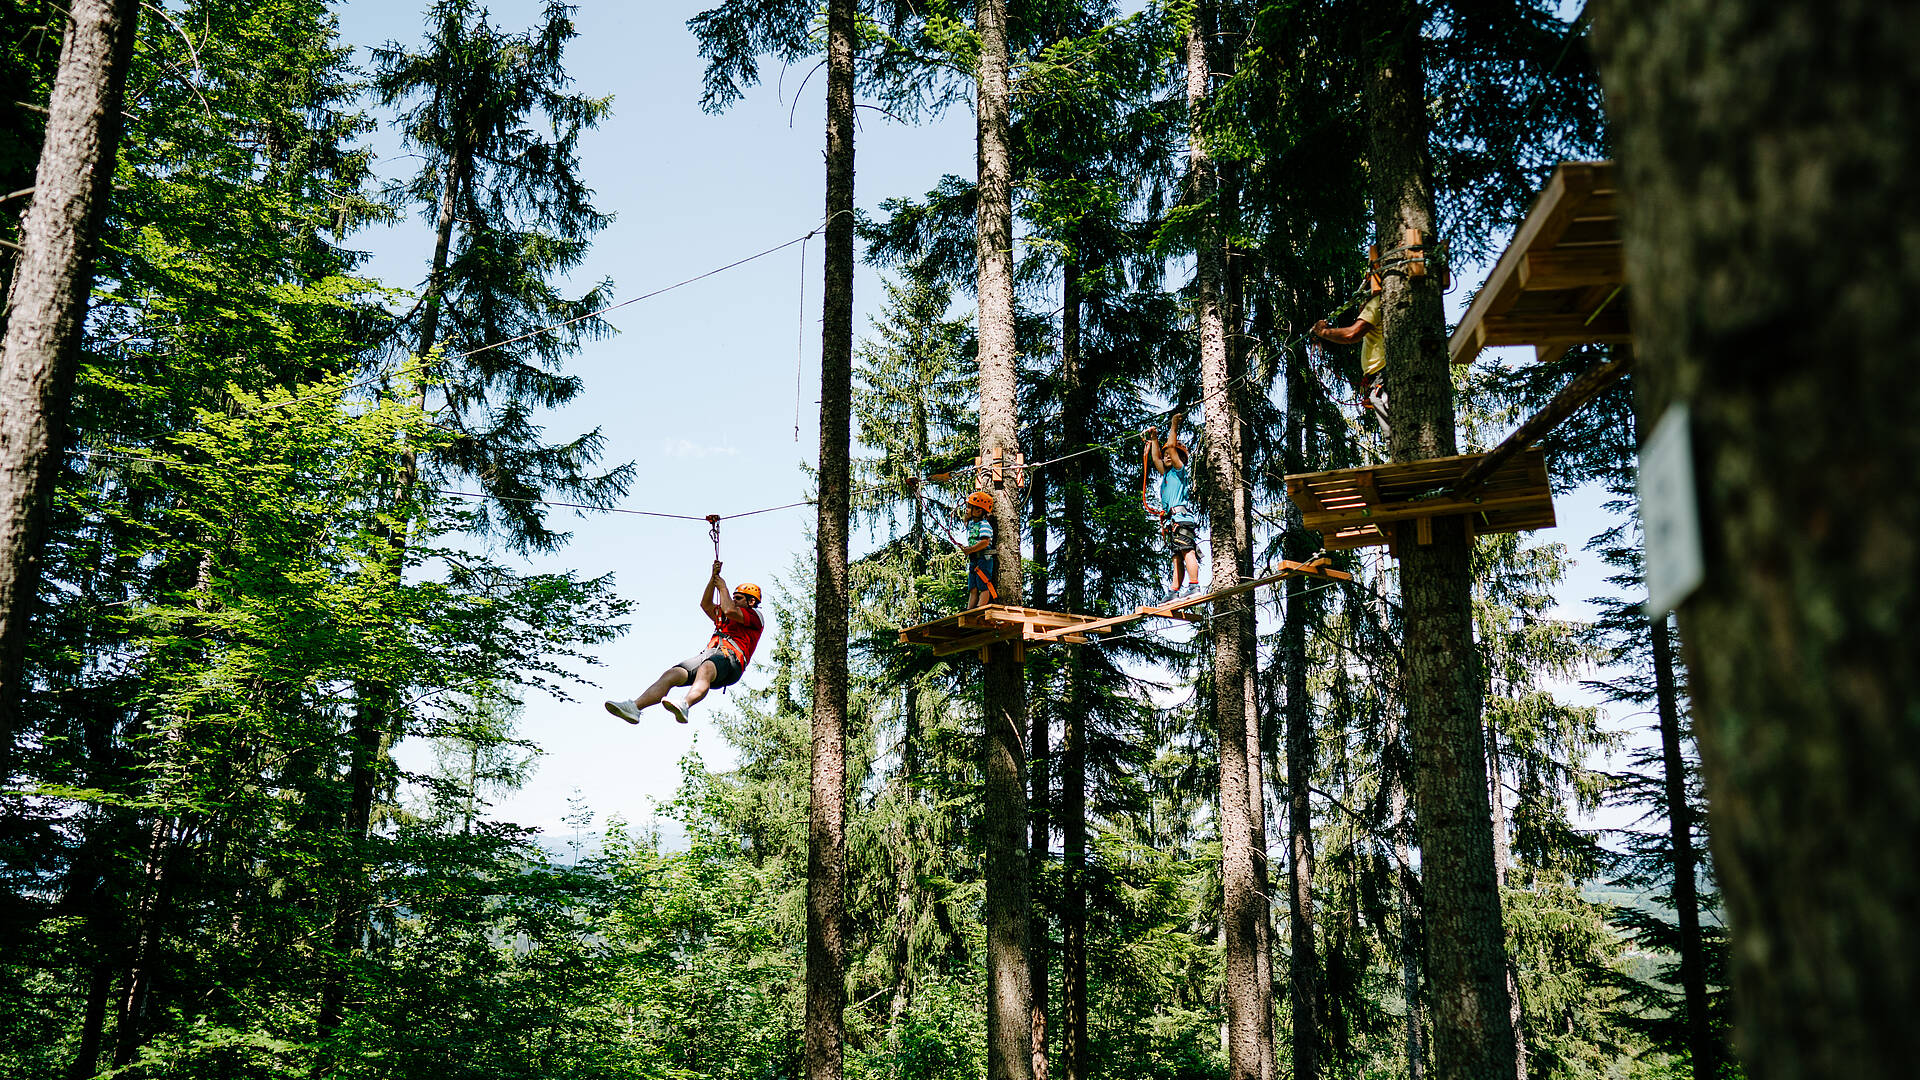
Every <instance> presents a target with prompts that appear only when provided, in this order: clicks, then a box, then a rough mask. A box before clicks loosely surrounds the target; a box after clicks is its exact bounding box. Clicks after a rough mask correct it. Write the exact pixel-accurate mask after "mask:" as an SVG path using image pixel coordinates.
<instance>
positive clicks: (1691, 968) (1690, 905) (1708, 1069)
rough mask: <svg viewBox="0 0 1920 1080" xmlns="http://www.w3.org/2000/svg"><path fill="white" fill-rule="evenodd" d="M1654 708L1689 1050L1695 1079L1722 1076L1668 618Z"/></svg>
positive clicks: (1658, 648)
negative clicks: (1709, 1010) (1710, 1009)
mask: <svg viewBox="0 0 1920 1080" xmlns="http://www.w3.org/2000/svg"><path fill="white" fill-rule="evenodd" d="M1647 630H1648V632H1649V634H1651V636H1652V642H1651V644H1652V648H1653V697H1654V709H1655V710H1656V712H1657V713H1658V714H1659V716H1660V758H1661V765H1662V767H1663V769H1664V771H1665V773H1666V790H1667V827H1668V829H1670V830H1671V835H1672V837H1673V840H1672V843H1673V910H1674V913H1675V915H1676V917H1677V919H1678V921H1679V925H1680V994H1681V997H1682V999H1683V1000H1685V1002H1686V1008H1687V1054H1688V1057H1689V1059H1690V1061H1691V1064H1692V1066H1693V1078H1694V1080H1719V1077H1720V1058H1721V1056H1722V1055H1721V1052H1720V1040H1719V1039H1717V1038H1715V1037H1714V1034H1713V1026H1712V1024H1711V1022H1710V1017H1709V1016H1708V1015H1707V967H1706V955H1705V949H1704V948H1703V946H1702V943H1701V940H1700V890H1699V886H1698V884H1697V883H1696V881H1695V877H1694V866H1695V863H1696V857H1695V855H1694V853H1693V805H1692V804H1691V803H1689V802H1688V801H1687V772H1688V768H1687V759H1686V756H1685V755H1683V754H1682V753H1681V752H1680V695H1679V689H1678V687H1677V686H1676V685H1675V680H1674V673H1673V637H1672V634H1671V632H1670V631H1669V630H1668V629H1667V617H1666V616H1665V615H1662V616H1660V617H1659V618H1657V619H1650V620H1648V623H1647Z"/></svg>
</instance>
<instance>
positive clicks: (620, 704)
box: [606, 701, 685, 724]
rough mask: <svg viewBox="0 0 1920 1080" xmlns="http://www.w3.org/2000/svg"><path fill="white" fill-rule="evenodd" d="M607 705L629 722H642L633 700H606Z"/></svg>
mask: <svg viewBox="0 0 1920 1080" xmlns="http://www.w3.org/2000/svg"><path fill="white" fill-rule="evenodd" d="M606 706H607V711H608V712H610V713H612V714H613V715H615V716H617V717H619V718H620V719H622V720H625V721H626V722H627V723H629V724H637V723H639V722H640V710H639V709H637V708H635V707H634V704H633V702H631V701H609V702H606ZM684 722H685V721H682V723H684Z"/></svg>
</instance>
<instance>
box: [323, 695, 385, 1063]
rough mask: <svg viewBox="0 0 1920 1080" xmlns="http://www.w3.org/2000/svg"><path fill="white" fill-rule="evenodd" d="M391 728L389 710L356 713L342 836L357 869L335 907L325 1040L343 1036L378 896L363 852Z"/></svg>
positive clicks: (370, 706)
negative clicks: (351, 963) (358, 953)
mask: <svg viewBox="0 0 1920 1080" xmlns="http://www.w3.org/2000/svg"><path fill="white" fill-rule="evenodd" d="M375 689H376V690H380V689H384V688H377V687H376V688H375ZM389 723H390V720H389V718H388V712H387V710H386V708H384V707H383V706H382V705H380V704H375V703H373V702H371V701H363V702H360V703H359V704H357V705H356V707H355V709H354V719H353V723H352V730H351V731H350V732H349V733H348V739H349V742H348V749H347V813H346V819H345V821H344V822H343V823H342V833H343V836H344V837H345V840H346V842H347V844H348V854H347V859H348V860H349V863H350V864H351V865H350V867H349V869H348V872H347V874H346V875H345V876H344V877H343V878H342V880H341V882H340V885H339V889H340V894H339V900H338V901H337V902H336V903H335V905H334V915H333V933H332V935H331V937H330V939H329V941H328V947H329V953H330V956H331V960H330V963H331V966H330V967H329V968H328V970H327V972H326V974H325V976H324V977H323V978H322V980H321V984H320V1011H319V1013H318V1015H317V1016H316V1017H315V1018H314V1030H315V1031H316V1032H317V1033H318V1034H319V1035H320V1037H321V1038H323V1039H324V1038H326V1037H327V1036H329V1035H332V1034H333V1033H334V1031H336V1030H338V1028H339V1027H340V1021H341V1020H342V1019H344V1018H345V1017H346V1008H347V957H348V956H349V955H350V954H351V953H352V952H353V950H354V948H355V947H356V946H357V945H359V944H360V943H361V942H363V941H364V940H365V937H366V929H365V924H366V918H367V908H368V904H369V903H370V901H371V899H372V893H371V889H370V886H369V883H368V882H367V880H366V878H367V870H366V855H365V852H364V850H363V849H364V847H365V845H366V842H367V837H368V836H369V835H370V834H371V832H372V827H373V794H374V787H375V776H376V774H377V773H378V771H379V767H380V757H381V745H380V744H381V741H382V739H381V735H382V733H383V732H384V731H386V730H387V727H388V725H389Z"/></svg>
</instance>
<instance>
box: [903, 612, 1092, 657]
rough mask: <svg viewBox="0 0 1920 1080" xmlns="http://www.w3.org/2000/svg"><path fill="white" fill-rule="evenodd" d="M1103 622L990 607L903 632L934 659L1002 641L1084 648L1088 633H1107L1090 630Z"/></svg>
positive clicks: (1088, 617)
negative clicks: (930, 649) (1058, 643)
mask: <svg viewBox="0 0 1920 1080" xmlns="http://www.w3.org/2000/svg"><path fill="white" fill-rule="evenodd" d="M1101 622H1103V620H1101V619H1100V618H1098V617H1096V616H1092V615H1072V614H1068V613H1067V612H1064V611H1042V610H1040V609H1038V608H1025V607H1015V606H1013V605H1011V604H987V605H985V606H983V607H977V608H973V609H971V610H968V611H962V612H958V613H957V614H953V615H948V616H947V617H946V618H943V619H935V620H933V621H932V622H927V623H921V624H920V625H919V626H909V627H907V628H906V629H904V630H901V631H900V642H901V644H903V645H931V646H932V647H933V654H934V655H935V656H951V655H952V654H954V653H961V652H967V651H969V650H973V649H984V648H986V647H988V646H990V645H996V644H998V643H1000V642H1002V641H1013V642H1017V643H1019V645H1020V647H1021V648H1022V649H1023V650H1024V648H1025V646H1026V645H1027V644H1028V643H1044V642H1049V641H1065V642H1069V643H1072V644H1085V643H1086V642H1087V641H1088V640H1090V639H1089V638H1088V636H1087V635H1088V634H1089V633H1105V632H1106V630H1107V629H1109V628H1107V627H1098V626H1094V627H1090V626H1089V624H1095V623H1101Z"/></svg>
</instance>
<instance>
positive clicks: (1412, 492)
mask: <svg viewBox="0 0 1920 1080" xmlns="http://www.w3.org/2000/svg"><path fill="white" fill-rule="evenodd" d="M1485 457H1486V455H1485V454H1463V455H1461V456H1459V457H1444V458H1430V459H1428V460H1426V461H1410V462H1404V463H1401V464H1390V465H1367V466H1362V467H1360V468H1356V469H1334V470H1332V471H1330V472H1317V473H1295V474H1294V475H1292V476H1289V477H1287V495H1288V497H1289V498H1291V499H1292V500H1293V503H1294V505H1295V506H1297V507H1299V508H1300V524H1301V525H1302V526H1303V527H1305V528H1308V529H1313V530H1315V531H1317V532H1318V533H1320V536H1321V540H1322V542H1323V543H1324V544H1325V545H1326V548H1327V550H1328V551H1347V550H1351V549H1353V548H1363V547H1374V546H1376V545H1380V544H1385V545H1387V548H1388V550H1389V551H1392V552H1393V553H1394V554H1395V555H1398V554H1399V550H1398V547H1397V545H1398V538H1397V533H1398V531H1399V529H1398V526H1399V524H1400V523H1401V522H1408V521H1410V522H1413V523H1414V542H1415V543H1418V544H1427V543H1431V542H1432V540H1433V529H1434V523H1435V522H1436V521H1438V522H1443V523H1451V522H1461V523H1464V527H1465V529H1466V531H1467V536H1468V538H1469V539H1471V538H1472V537H1475V536H1485V535H1488V534H1491V533H1503V532H1521V531H1524V530H1529V529H1545V528H1551V527H1552V526H1553V524H1554V516H1553V490H1552V488H1551V487H1550V486H1549V484H1548V481H1547V459H1546V454H1545V453H1544V452H1542V451H1541V450H1539V449H1537V448H1536V449H1530V450H1525V451H1522V452H1520V453H1517V454H1513V455H1512V456H1511V457H1510V458H1509V459H1508V460H1507V461H1506V462H1505V463H1504V464H1502V465H1500V466H1499V467H1498V468H1496V469H1494V470H1493V472H1492V473H1491V474H1490V475H1488V476H1487V477H1486V478H1485V479H1483V480H1480V481H1479V482H1478V483H1477V484H1475V485H1474V486H1473V487H1472V488H1471V489H1469V490H1461V489H1460V488H1459V483H1460V481H1461V479H1462V478H1463V477H1465V476H1467V474H1468V473H1469V472H1471V471H1472V470H1473V468H1474V466H1475V465H1477V464H1478V463H1479V462H1480V461H1481V459H1483V458H1485ZM1456 527H1458V526H1456Z"/></svg>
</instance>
